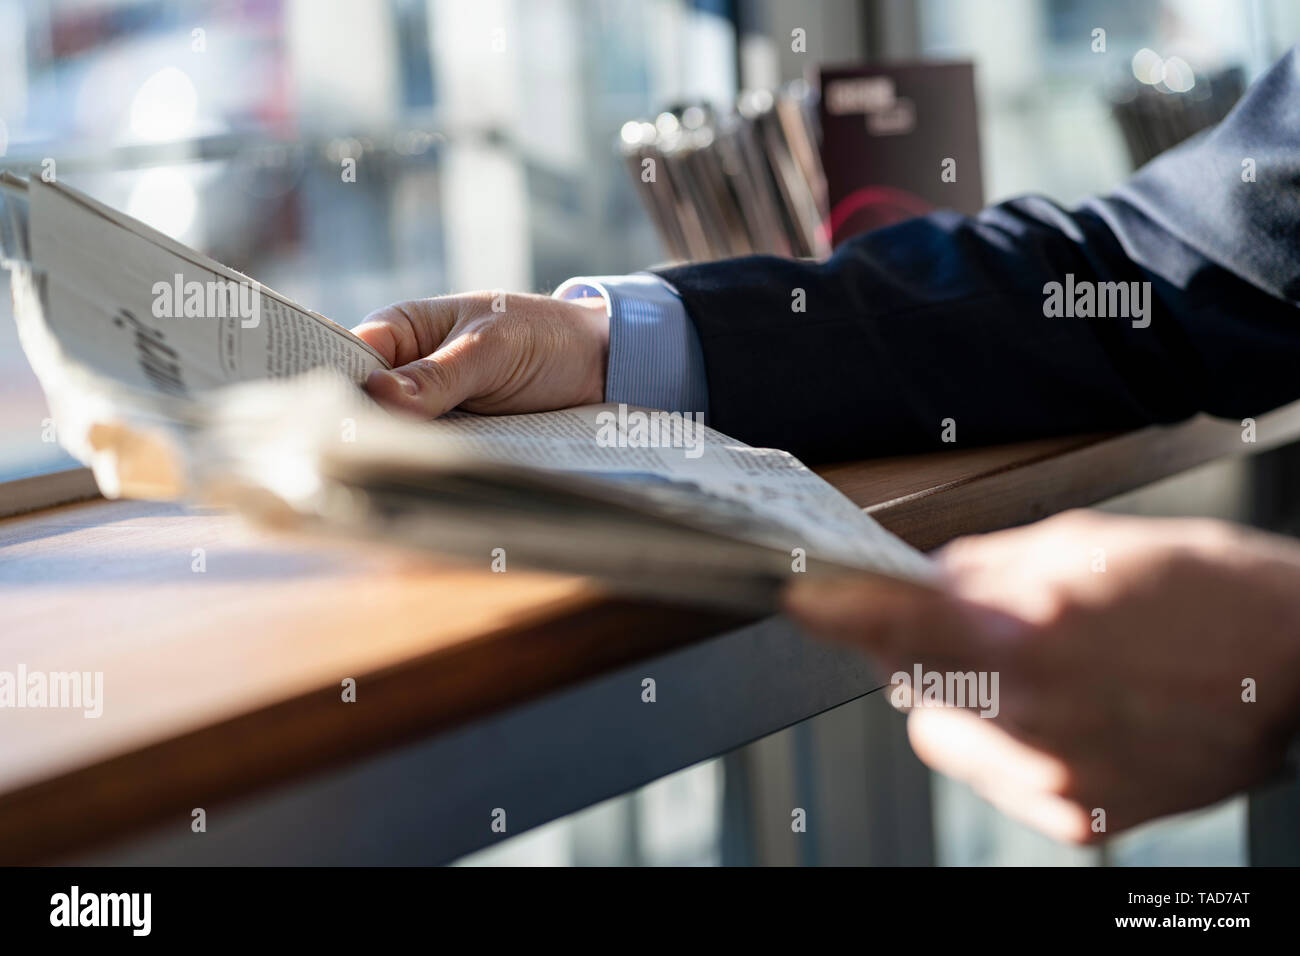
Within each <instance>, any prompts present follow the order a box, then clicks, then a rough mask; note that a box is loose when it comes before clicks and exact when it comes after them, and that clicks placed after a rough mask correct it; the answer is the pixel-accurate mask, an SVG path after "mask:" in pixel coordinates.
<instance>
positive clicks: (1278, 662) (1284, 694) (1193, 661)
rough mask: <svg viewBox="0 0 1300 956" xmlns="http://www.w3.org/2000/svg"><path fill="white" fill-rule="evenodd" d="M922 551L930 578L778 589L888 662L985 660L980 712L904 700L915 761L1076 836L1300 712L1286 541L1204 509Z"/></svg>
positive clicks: (1201, 789) (1297, 638)
mask: <svg viewBox="0 0 1300 956" xmlns="http://www.w3.org/2000/svg"><path fill="white" fill-rule="evenodd" d="M938 557H939V561H940V562H941V565H942V567H943V569H944V571H945V574H946V585H945V591H944V592H943V593H942V594H940V595H938V596H935V595H927V594H924V593H922V592H921V591H920V589H916V590H915V591H914V590H911V589H905V588H899V587H897V586H890V585H888V584H880V583H870V582H864V581H846V582H843V583H842V584H837V583H835V582H817V581H813V580H809V581H807V582H804V583H802V584H799V585H796V586H795V587H793V588H792V589H791V591H790V592H789V594H788V596H787V605H788V608H789V610H790V612H791V614H792V615H793V616H794V617H795V618H796V619H797V620H798V621H800V622H801V623H803V624H804V625H805V626H807V627H808V628H809V629H810V630H812V631H814V632H817V633H819V634H822V635H825V636H828V637H834V638H838V639H841V640H844V641H848V642H851V643H853V644H856V645H859V646H861V647H863V648H865V649H867V650H868V651H871V652H872V653H873V654H874V655H875V656H876V657H877V658H879V659H881V660H882V661H883V662H884V663H885V664H886V665H887V666H888V667H889V670H888V671H887V672H886V673H891V674H892V673H895V672H899V671H903V672H907V673H908V674H909V676H910V674H911V673H912V670H913V665H914V664H915V663H918V662H919V663H920V664H921V665H922V670H923V671H939V672H948V671H953V672H969V671H987V672H997V673H998V675H999V682H998V689H999V691H1000V694H999V696H1000V700H999V702H998V703H999V711H998V713H997V715H996V716H995V717H992V718H987V717H980V716H978V715H977V713H976V712H975V711H974V710H971V709H956V708H952V707H927V706H924V705H923V702H914V706H913V707H912V709H911V712H910V715H909V718H908V733H909V736H910V738H911V741H912V746H913V748H914V749H915V750H916V752H917V754H918V755H919V756H920V757H921V759H922V760H924V761H925V762H926V763H927V764H929V765H930V766H931V767H933V768H935V769H936V770H939V771H942V772H943V773H945V774H948V775H950V776H953V777H956V778H959V779H961V780H964V781H966V782H968V783H970V784H971V785H972V786H973V787H974V788H975V789H976V790H977V791H978V792H980V793H981V794H983V795H984V796H985V797H986V798H988V799H989V800H991V801H992V802H993V803H994V804H996V805H997V806H999V807H1000V808H1001V809H1003V810H1004V811H1005V812H1007V813H1008V814H1010V815H1012V816H1015V817H1017V818H1019V819H1021V820H1024V821H1025V822H1027V823H1029V824H1031V825H1033V826H1035V827H1037V828H1038V829H1040V830H1043V831H1044V832H1046V833H1048V834H1049V835H1052V836H1054V837H1056V838H1058V839H1063V840H1069V841H1073V842H1087V841H1090V840H1095V839H1099V838H1101V837H1103V836H1105V835H1106V834H1107V833H1114V832H1116V831H1117V830H1122V829H1125V828H1127V827H1131V826H1133V825H1135V824H1138V823H1141V822H1143V821H1145V820H1149V819H1151V818H1153V817H1157V816H1161V815H1164V814H1167V813H1172V812H1176V811H1181V810H1188V809H1192V808H1194V807H1199V806H1203V805H1205V804H1208V803H1211V802H1213V801H1215V800H1218V799H1221V798H1223V797H1226V796H1228V795H1230V794H1232V793H1235V792H1237V791H1238V790H1241V789H1243V788H1245V787H1248V786H1250V785H1252V784H1256V783H1259V782H1261V781H1264V780H1266V779H1267V778H1268V777H1269V776H1270V775H1271V774H1273V773H1275V772H1276V771H1277V770H1279V769H1280V767H1281V765H1282V763H1283V759H1284V756H1285V751H1286V748H1287V745H1288V743H1289V741H1290V740H1291V738H1292V736H1293V735H1294V734H1295V732H1296V730H1297V725H1298V724H1300V547H1297V546H1296V545H1294V544H1292V543H1291V542H1288V541H1286V540H1284V539H1280V538H1274V537H1272V536H1268V535H1263V534H1259V533H1255V532H1250V531H1246V530H1243V529H1239V528H1234V527H1233V526H1231V525H1227V524H1223V523H1219V522H1213V521H1203V520H1150V519H1132V518H1120V517H1112V516H1106V515H1102V514H1098V513H1093V512H1071V513H1068V514H1065V515H1061V516H1058V517H1055V518H1052V519H1049V520H1047V521H1043V522H1040V523H1038V524H1036V525H1031V526H1029V527H1027V528H1020V529H1015V530H1011V531H1003V532H1000V533H997V534H990V535H983V536H978V537H972V538H964V539H960V540H958V541H955V542H953V543H952V544H951V545H949V546H948V547H947V548H945V549H943V550H942V551H941V552H940V553H939V556H938ZM1247 681H1249V682H1253V683H1244V682H1247ZM1251 686H1253V687H1254V696H1255V698H1256V702H1253V703H1249V702H1246V701H1245V700H1243V695H1246V696H1249V695H1247V688H1248V687H1251ZM916 690H919V689H916ZM1096 810H1103V811H1104V812H1105V818H1104V819H1105V825H1106V831H1105V832H1100V831H1099V830H1098V829H1097V827H1096V826H1095V825H1094V821H1096V820H1099V819H1101V817H1100V816H1098V815H1097V814H1096V813H1095V812H1094V811H1096Z"/></svg>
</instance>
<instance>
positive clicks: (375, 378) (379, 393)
mask: <svg viewBox="0 0 1300 956" xmlns="http://www.w3.org/2000/svg"><path fill="white" fill-rule="evenodd" d="M473 347H474V342H473V340H472V339H468V338H464V337H461V338H457V339H455V340H454V341H452V342H451V343H450V344H448V345H446V346H444V347H443V348H440V349H438V350H437V351H436V352H434V353H433V354H432V355H430V356H428V357H427V358H420V359H416V360H415V361H414V362H408V363H406V364H405V365H400V366H398V367H397V368H395V369H393V370H392V371H386V370H383V369H376V370H375V371H373V372H371V373H370V377H369V378H367V379H366V391H368V392H369V393H370V394H371V396H373V397H374V399H375V400H376V401H377V402H379V403H380V404H381V405H386V406H387V407H389V408H392V409H395V410H397V411H402V412H407V413H410V414H413V415H416V416H418V417H420V418H437V417H438V416H439V415H442V414H445V413H446V412H449V411H451V410H452V409H453V408H455V407H456V406H457V405H459V404H460V403H461V402H463V401H465V400H466V399H468V398H471V397H473V396H474V395H475V394H476V392H477V388H478V385H477V382H478V375H477V366H478V361H477V360H476V359H475V357H474V354H473Z"/></svg>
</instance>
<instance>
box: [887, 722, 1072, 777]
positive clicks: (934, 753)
mask: <svg viewBox="0 0 1300 956" xmlns="http://www.w3.org/2000/svg"><path fill="white" fill-rule="evenodd" d="M907 737H908V740H909V741H910V742H911V744H912V749H913V750H914V751H916V755H917V756H918V757H920V758H921V761H922V762H923V763H925V764H926V766H928V767H931V768H933V769H935V770H937V771H939V772H940V773H943V774H946V775H947V776H949V777H954V778H956V779H957V780H962V781H964V782H966V783H969V784H970V785H971V786H973V787H974V788H975V789H976V790H978V791H980V792H981V793H984V794H989V793H992V792H994V791H995V790H997V789H998V788H1003V789H1009V790H1010V791H1011V792H1029V791H1033V792H1038V793H1047V794H1060V793H1061V792H1063V791H1064V790H1065V789H1066V788H1067V787H1069V786H1070V784H1071V779H1070V772H1069V768H1068V767H1067V766H1066V764H1065V762H1064V761H1063V760H1061V759H1060V758H1058V757H1055V756H1053V755H1051V754H1048V753H1045V752H1043V751H1041V750H1038V749H1036V748H1034V747H1031V746H1029V745H1028V744H1026V743H1024V742H1022V741H1020V740H1017V739H1016V738H1015V737H1013V736H1011V735H1010V734H1009V733H1007V732H1006V730H1004V729H1003V728H1002V727H1001V726H999V724H998V722H997V721H996V720H994V719H992V718H987V717H981V716H979V714H977V713H976V712H974V711H971V710H961V709H958V708H955V707H933V706H931V707H924V706H923V707H916V708H913V709H912V711H911V712H910V713H909V714H908V718H907Z"/></svg>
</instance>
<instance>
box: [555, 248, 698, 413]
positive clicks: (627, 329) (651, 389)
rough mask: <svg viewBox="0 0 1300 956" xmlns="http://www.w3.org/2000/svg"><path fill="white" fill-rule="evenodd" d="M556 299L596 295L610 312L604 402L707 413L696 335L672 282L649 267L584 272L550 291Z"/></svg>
mask: <svg viewBox="0 0 1300 956" xmlns="http://www.w3.org/2000/svg"><path fill="white" fill-rule="evenodd" d="M553 295H554V297H555V298H557V299H585V298H589V297H591V296H600V297H602V298H603V299H604V300H605V309H606V311H607V313H608V315H609V371H608V373H607V374H606V378H605V401H607V402H626V403H627V404H629V405H644V406H646V407H647V408H662V409H665V410H666V411H670V412H701V413H703V414H704V415H706V416H707V415H708V413H709V389H708V379H707V378H706V377H705V374H704V352H703V350H702V349H701V348H700V338H699V335H698V334H697V333H696V331H695V326H694V325H693V324H692V323H691V318H690V316H689V315H687V314H686V306H685V305H684V304H683V303H682V300H681V297H680V296H678V295H677V293H676V291H674V290H673V287H672V286H670V285H669V284H668V283H667V282H665V281H664V280H663V279H661V278H659V277H658V276H656V275H651V274H650V273H648V272H638V273H636V274H635V275H629V276H582V277H579V278H576V279H570V280H569V281H568V282H565V283H564V284H563V285H561V286H560V287H559V288H558V289H556V290H555V292H554V293H553Z"/></svg>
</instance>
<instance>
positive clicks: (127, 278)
mask: <svg viewBox="0 0 1300 956" xmlns="http://www.w3.org/2000/svg"><path fill="white" fill-rule="evenodd" d="M0 195H2V196H3V198H4V209H3V210H0V213H3V215H2V216H0V222H3V223H4V226H3V228H0V259H2V260H3V261H4V264H5V265H7V266H8V267H9V268H10V269H11V270H12V273H13V274H12V283H11V285H12V289H13V293H14V301H15V314H16V316H17V320H18V324H19V330H20V337H21V341H22V344H23V348H24V350H25V351H26V352H27V354H28V356H29V358H30V360H31V362H32V366H33V368H34V369H35V371H36V373H37V376H38V377H39V379H40V381H41V384H42V387H43V388H44V389H45V391H46V394H47V397H48V398H49V401H50V406H51V409H52V412H53V414H54V417H55V423H56V429H57V431H58V434H59V438H60V441H61V442H63V444H64V445H65V447H67V448H68V450H69V451H70V452H71V453H72V454H73V455H74V456H76V457H77V458H79V459H80V460H82V461H84V462H86V463H87V464H89V465H90V466H91V467H92V468H93V469H94V472H95V477H96V480H97V482H98V483H99V484H100V487H101V489H102V490H103V492H104V493H105V494H106V495H109V496H137V497H164V498H171V497H184V498H188V499H191V500H195V501H199V502H204V503H217V504H222V505H227V506H231V507H234V508H236V509H238V510H240V511H242V512H244V513H245V514H247V515H249V516H250V517H252V518H254V519H255V520H259V521H261V522H263V523H269V524H273V525H276V526H284V527H290V528H300V529H304V530H310V531H316V532H325V533H336V534H347V535H351V536H360V537H368V538H375V539H380V540H384V541H387V542H393V543H398V544H401V545H405V546H410V547H415V548H420V549H424V550H427V551H431V552H434V553H439V554H445V555H451V556H456V557H460V558H464V559H467V560H471V561H477V562H483V563H484V564H485V565H487V564H489V563H490V564H491V566H493V567H495V568H497V569H498V570H500V569H505V568H508V567H523V568H527V567H532V568H542V569H547V570H555V571H564V572H572V573H580V574H588V575H593V576H596V577H598V578H600V579H601V580H603V581H604V582H605V583H606V584H607V585H609V586H610V587H612V588H614V589H616V590H618V591H621V592H626V593H635V594H647V595H655V596H661V597H670V598H673V599H675V600H690V601H695V602H704V603H710V604H715V605H720V606H727V607H736V608H745V609H750V610H766V609H770V608H771V607H772V606H773V604H774V601H775V597H776V595H777V593H778V592H779V589H780V587H781V586H782V585H783V584H784V583H785V582H787V581H788V580H789V577H790V575H791V574H793V573H800V572H807V573H827V572H838V573H843V572H844V571H846V570H850V569H851V570H856V571H868V572H874V573H878V574H884V575H888V576H890V577H894V578H900V579H906V580H912V581H918V582H924V581H925V580H926V579H928V578H929V576H930V575H931V573H932V571H931V566H930V564H929V562H928V561H927V559H926V558H924V556H922V555H921V554H920V553H919V552H917V551H916V550H914V549H913V548H911V547H910V546H908V545H906V544H905V543H903V542H902V541H900V540H899V539H898V538H896V537H894V536H893V535H891V534H889V533H888V532H887V531H885V530H884V529H883V528H881V527H880V526H879V525H878V524H877V523H876V522H875V521H873V520H872V519H871V518H869V517H868V516H867V515H865V514H864V513H863V512H862V511H861V510H860V509H859V508H857V507H856V506H855V505H854V504H853V503H852V502H850V501H849V500H848V499H847V498H845V497H844V496H843V495H841V494H840V493H839V492H838V491H836V490H835V489H834V488H832V487H831V486H830V485H829V484H827V483H826V482H825V481H823V480H822V479H820V478H819V477H818V476H817V475H815V474H814V473H813V472H811V471H810V470H808V469H807V468H806V467H804V466H803V465H802V464H801V463H800V462H799V461H798V460H796V459H795V458H794V457H793V456H791V455H789V454H788V453H786V452H782V451H778V450H774V449H765V448H751V447H749V446H747V445H744V444H743V443H741V442H737V441H735V440H733V439H730V438H728V437H727V436H725V435H722V434H720V433H718V432H716V431H714V430H712V429H710V428H708V427H706V426H705V425H704V423H703V422H702V420H701V417H700V416H698V415H694V416H693V415H683V414H669V413H667V412H662V411H656V410H651V409H641V408H635V407H628V406H626V405H594V406H588V407H583V408H575V409H568V410H562V411H553V412H545V413H538V414H530V415H512V416H500V417H488V416H476V415H470V414H466V413H453V414H452V415H450V416H446V417H444V418H443V419H440V420H438V421H436V422H416V421H413V420H410V419H405V418H398V417H394V416H391V415H389V414H388V413H387V412H385V411H383V410H382V409H380V408H379V407H378V406H377V405H376V404H375V403H374V402H373V401H371V400H370V399H369V397H368V396H366V395H365V393H364V392H363V391H362V390H361V389H360V388H358V387H357V383H359V382H360V381H363V380H364V378H365V376H366V375H367V374H368V373H369V372H370V371H371V370H372V369H375V368H380V367H384V365H385V363H384V360H383V359H382V357H381V356H379V355H378V353H376V352H374V351H373V350H372V349H371V348H370V347H369V346H367V345H366V344H365V343H363V342H362V341H361V340H360V339H358V338H356V337H355V336H353V335H352V334H351V333H350V332H348V331H347V330H345V329H343V328H342V327H341V326H338V325H336V324H334V323H333V322H331V321H329V320H328V319H326V318H324V317H323V316H319V315H317V314H316V313H314V312H311V311H310V310H307V309H304V308H302V307H301V306H298V305H296V304H295V303H293V302H291V301H290V300H288V299H286V298H284V297H283V296H280V295H278V294H276V293H274V292H271V291H270V290H267V289H264V288H262V287H261V286H259V285H258V284H257V283H256V282H254V281H253V280H251V279H249V278H248V277H246V276H242V275H240V274H239V273H237V272H234V271H233V270H230V269H227V268H225V267H224V266H221V265H220V264H219V263H216V262H214V261H212V260H210V259H207V258H206V257H204V256H202V255H200V254H199V253H196V252H194V251H192V250H189V249H187V248H185V247H184V246H182V245H180V244H179V243H176V242H175V241H174V240H171V239H169V238H167V237H166V236H163V235H162V234H160V233H157V232H155V231H153V230H151V229H149V228H148V227H146V226H144V225H142V224H140V223H137V222H135V221H134V220H131V219H130V218H128V217H126V216H123V215H122V214H120V213H117V212H115V211H113V210H111V209H109V208H107V207H105V206H102V205H101V204H99V203H97V202H95V201H93V200H91V199H89V198H88V197H85V196H82V195H81V194H79V193H76V192H75V191H73V190H70V189H68V188H66V187H64V186H56V185H53V184H48V183H37V182H32V183H30V184H25V183H22V182H21V181H15V180H13V179H12V178H7V179H4V180H0Z"/></svg>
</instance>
